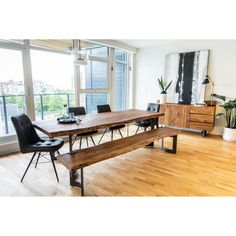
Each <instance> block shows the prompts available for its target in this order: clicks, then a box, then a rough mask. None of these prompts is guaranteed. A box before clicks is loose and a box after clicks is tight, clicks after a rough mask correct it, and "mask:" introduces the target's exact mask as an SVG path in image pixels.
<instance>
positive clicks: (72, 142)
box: [71, 135, 77, 146]
mask: <svg viewBox="0 0 236 236" xmlns="http://www.w3.org/2000/svg"><path fill="white" fill-rule="evenodd" d="M76 139H77V135H75V138H74V140H73V141H72V144H71V146H73V145H74V143H75V141H76Z"/></svg>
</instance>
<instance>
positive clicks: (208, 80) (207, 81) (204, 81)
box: [202, 75, 210, 84]
mask: <svg viewBox="0 0 236 236" xmlns="http://www.w3.org/2000/svg"><path fill="white" fill-rule="evenodd" d="M209 83H210V78H209V75H207V76H206V77H205V79H204V80H203V82H202V84H209Z"/></svg>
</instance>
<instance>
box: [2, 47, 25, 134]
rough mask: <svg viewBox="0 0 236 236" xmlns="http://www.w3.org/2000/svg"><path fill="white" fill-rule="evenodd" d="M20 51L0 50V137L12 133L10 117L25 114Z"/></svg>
mask: <svg viewBox="0 0 236 236" xmlns="http://www.w3.org/2000/svg"><path fill="white" fill-rule="evenodd" d="M24 91H25V90H24V73H23V64H22V51H21V50H12V49H4V48H0V136H2V135H5V134H11V133H14V132H15V131H14V128H13V126H12V122H11V116H14V115H17V114H20V113H23V112H25V92H24Z"/></svg>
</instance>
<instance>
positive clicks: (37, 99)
mask: <svg viewBox="0 0 236 236" xmlns="http://www.w3.org/2000/svg"><path fill="white" fill-rule="evenodd" d="M31 63H32V75H33V87H34V103H35V114H36V119H50V118H55V117H58V116H60V115H63V114H65V105H66V106H75V95H74V67H73V63H72V59H71V55H67V54H60V53H55V52H48V51H40V50H31Z"/></svg>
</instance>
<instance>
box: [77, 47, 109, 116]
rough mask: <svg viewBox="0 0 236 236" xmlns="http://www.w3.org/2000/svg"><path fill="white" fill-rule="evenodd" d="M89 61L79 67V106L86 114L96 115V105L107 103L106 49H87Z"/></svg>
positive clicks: (107, 70) (107, 72)
mask: <svg viewBox="0 0 236 236" xmlns="http://www.w3.org/2000/svg"><path fill="white" fill-rule="evenodd" d="M86 51H87V53H88V54H89V61H88V63H87V65H85V66H80V68H79V70H80V76H79V80H80V90H79V93H80V104H81V106H84V107H85V108H86V111H87V113H96V112H97V105H100V104H106V103H109V58H108V48H107V47H104V46H98V47H95V48H92V49H87V50H86Z"/></svg>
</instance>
